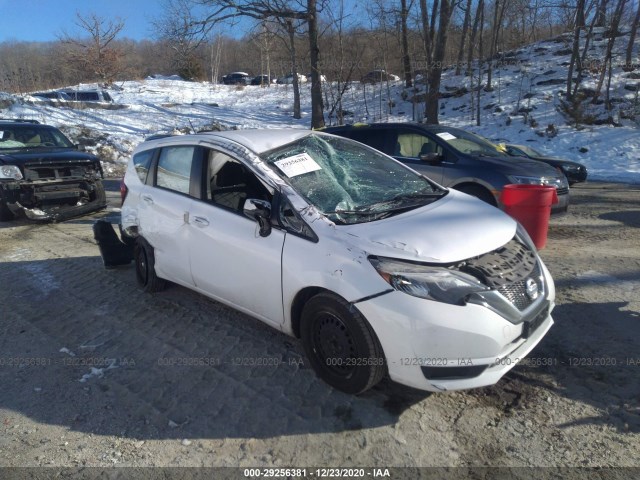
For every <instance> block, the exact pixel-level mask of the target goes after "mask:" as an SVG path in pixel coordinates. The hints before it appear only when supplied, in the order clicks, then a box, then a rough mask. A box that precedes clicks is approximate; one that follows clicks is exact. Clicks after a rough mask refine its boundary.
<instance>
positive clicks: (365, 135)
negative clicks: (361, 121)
mask: <svg viewBox="0 0 640 480" xmlns="http://www.w3.org/2000/svg"><path fill="white" fill-rule="evenodd" d="M386 133H387V132H386V131H385V130H381V129H375V130H352V131H350V132H348V133H346V135H343V136H345V137H349V138H351V139H352V140H355V141H356V142H360V143H364V144H365V145H369V146H370V147H372V148H375V149H376V150H379V151H381V152H384V153H389V152H387V151H386V149H385V140H386V138H387V135H386Z"/></svg>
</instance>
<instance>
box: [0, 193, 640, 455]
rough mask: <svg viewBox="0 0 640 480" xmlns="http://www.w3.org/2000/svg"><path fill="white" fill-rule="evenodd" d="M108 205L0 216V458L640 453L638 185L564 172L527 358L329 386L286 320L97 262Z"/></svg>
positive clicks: (114, 195)
mask: <svg viewBox="0 0 640 480" xmlns="http://www.w3.org/2000/svg"><path fill="white" fill-rule="evenodd" d="M107 183H108V188H109V190H110V192H109V195H110V199H111V203H112V205H118V204H119V199H118V192H117V188H118V185H117V182H116V181H109V182H107ZM104 216H108V217H109V218H111V219H112V220H113V221H114V222H115V221H116V219H117V213H116V212H113V211H106V212H100V213H98V214H95V215H93V216H89V217H83V218H79V219H75V220H71V221H68V222H65V223H62V224H54V225H48V224H44V225H42V224H34V223H29V222H27V221H26V220H19V221H16V222H11V223H2V224H0V259H1V263H0V286H1V288H0V311H1V313H0V385H1V388H0V466H58V467H60V466H69V467H82V466H112V465H118V466H151V465H157V466H323V467H335V466H345V467H346V466H368V467H373V466H379V467H392V466H450V467H455V466H487V465H491V466H578V467H594V466H602V467H607V466H613V467H618V466H627V467H629V466H635V467H640V348H639V345H640V186H638V185H635V186H630V185H620V184H604V183H588V184H586V185H584V186H577V187H576V188H575V189H573V193H572V206H571V209H570V213H568V214H567V215H564V216H562V217H559V218H553V219H552V221H551V226H550V232H549V242H548V245H547V247H546V248H545V249H544V250H543V251H542V257H543V258H544V260H545V262H546V264H547V266H548V267H549V269H550V270H551V272H552V274H553V276H554V278H555V280H556V285H557V289H558V298H557V303H558V306H557V308H556V309H555V312H554V318H555V320H556V325H555V326H554V327H553V328H552V330H551V331H550V333H549V334H548V336H547V337H546V338H545V339H544V340H543V342H542V343H541V344H540V345H539V346H538V348H537V349H536V350H534V352H532V354H531V357H530V358H529V359H528V361H527V362H526V363H523V364H521V365H518V366H517V367H516V368H514V369H513V370H512V371H511V372H510V373H509V374H508V375H507V376H506V377H505V378H504V379H503V380H502V381H501V382H500V383H498V384H497V385H496V386H494V387H491V388H484V389H479V390H473V391H468V392H451V393H440V394H432V395H429V394H427V393H424V392H418V391H414V390H409V389H406V388H403V387H400V386H398V385H394V384H392V383H390V382H388V381H386V380H385V381H383V382H382V384H380V385H379V386H377V387H376V388H375V389H373V390H372V391H370V392H368V393H366V394H364V395H362V396H359V397H352V396H348V395H345V394H342V393H339V392H336V391H334V390H332V389H330V388H329V387H327V386H326V385H325V384H323V383H322V382H321V381H320V380H318V379H317V377H316V376H315V375H314V373H313V372H312V371H311V370H310V369H309V368H308V366H307V365H306V360H305V358H304V355H303V354H302V349H301V346H300V345H299V343H298V341H297V340H295V339H291V338H289V337H286V336H285V335H283V334H281V333H278V332H276V331H274V330H271V329H270V328H268V327H266V326H264V325H262V324H261V323H259V322H258V321H256V320H253V319H251V318H249V317H247V316H245V315H243V314H240V313H238V312H236V311H233V310H231V309H229V308H227V307H224V306H222V305H220V304H218V303H215V302H213V301H210V300H208V299H206V298H205V297H203V296H200V295H198V294H195V293H192V292H190V291H189V290H186V289H184V288H182V287H177V286H172V287H171V288H169V289H168V290H166V291H164V292H162V293H159V294H155V295H148V294H144V293H142V292H140V291H139V290H138V289H137V288H136V283H135V279H134V273H133V267H123V268H118V269H113V270H105V269H104V268H103V266H102V262H101V258H100V256H99V251H98V247H97V246H96V244H95V242H94V240H93V233H92V230H91V225H92V224H93V222H94V221H95V219H97V218H101V217H104ZM245 359H264V360H262V361H263V362H264V363H267V364H268V365H267V366H248V365H246V363H247V361H246V360H245ZM92 367H93V368H92Z"/></svg>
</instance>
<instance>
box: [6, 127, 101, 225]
mask: <svg viewBox="0 0 640 480" xmlns="http://www.w3.org/2000/svg"><path fill="white" fill-rule="evenodd" d="M106 205H107V203H106V197H105V192H104V187H103V185H102V166H101V165H100V160H99V159H98V157H96V156H95V155H91V154H89V153H84V152H79V151H77V148H76V146H75V145H73V143H71V142H70V141H69V139H68V138H67V137H65V136H64V135H63V134H62V132H60V130H58V129H57V128H55V127H52V126H49V125H42V124H40V123H38V122H37V121H36V120H20V119H16V120H12V119H8V120H4V119H0V220H2V221H7V220H11V219H13V218H14V217H15V215H16V214H20V213H24V214H25V215H26V216H27V217H28V218H30V219H32V220H53V221H59V220H64V219H67V218H70V217H74V216H78V215H83V214H85V213H88V212H92V211H94V210H99V209H102V208H104V207H106Z"/></svg>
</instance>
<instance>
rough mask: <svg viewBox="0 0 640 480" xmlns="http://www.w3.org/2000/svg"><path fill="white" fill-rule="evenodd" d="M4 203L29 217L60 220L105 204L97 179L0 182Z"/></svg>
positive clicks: (88, 211)
mask: <svg viewBox="0 0 640 480" xmlns="http://www.w3.org/2000/svg"><path fill="white" fill-rule="evenodd" d="M0 193H1V194H2V199H3V203H5V205H6V206H7V208H8V209H9V210H10V211H11V212H12V213H13V214H15V215H20V214H24V215H25V216H26V217H27V218H28V219H30V220H36V221H46V222H60V221H63V220H67V219H69V218H73V217H77V216H80V215H85V214H87V213H90V212H94V211H96V210H101V209H103V208H105V207H106V206H107V201H106V196H105V192H104V186H103V185H102V180H100V179H85V178H83V179H64V180H47V181H35V182H32V181H24V180H17V181H12V182H2V183H0Z"/></svg>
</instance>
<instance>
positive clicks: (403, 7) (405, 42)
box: [400, 0, 413, 88]
mask: <svg viewBox="0 0 640 480" xmlns="http://www.w3.org/2000/svg"><path fill="white" fill-rule="evenodd" d="M410 8H411V4H410V5H409V6H408V7H407V0H400V30H401V37H402V41H401V43H402V67H403V73H404V83H405V87H407V88H409V87H411V86H412V85H413V80H412V78H411V58H410V56H409V28H408V27H407V17H408V16H409V9H410Z"/></svg>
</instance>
